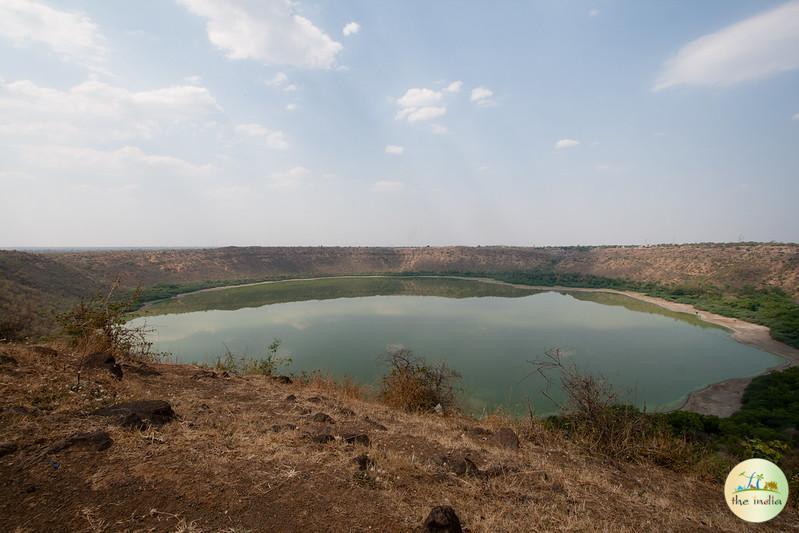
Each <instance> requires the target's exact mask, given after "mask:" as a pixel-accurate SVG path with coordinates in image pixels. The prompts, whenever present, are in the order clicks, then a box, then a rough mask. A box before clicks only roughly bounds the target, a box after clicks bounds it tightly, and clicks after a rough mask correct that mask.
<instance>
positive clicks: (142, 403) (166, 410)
mask: <svg viewBox="0 0 799 533" xmlns="http://www.w3.org/2000/svg"><path fill="white" fill-rule="evenodd" d="M92 414H94V415H98V416H118V417H121V420H120V423H124V422H126V421H127V422H128V423H130V422H135V419H134V418H132V417H130V415H131V414H133V415H136V416H137V417H138V418H139V419H140V420H142V421H146V422H148V423H149V424H151V425H154V426H160V425H163V424H166V423H168V422H171V421H172V420H174V418H175V411H173V410H172V406H171V405H169V403H168V402H165V401H163V400H134V401H130V402H123V403H119V404H116V405H112V406H110V407H103V408H102V409H98V410H96V411H95V412H94V413H92Z"/></svg>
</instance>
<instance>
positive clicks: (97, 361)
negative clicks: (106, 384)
mask: <svg viewBox="0 0 799 533" xmlns="http://www.w3.org/2000/svg"><path fill="white" fill-rule="evenodd" d="M81 366H82V367H83V368H106V369H108V371H109V372H111V375H112V376H114V378H116V379H118V380H119V379H122V367H121V366H119V364H117V361H116V359H114V356H113V355H111V354H110V353H105V352H95V353H92V354H89V355H87V356H86V358H85V359H84V360H83V363H81Z"/></svg>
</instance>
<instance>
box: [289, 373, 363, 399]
mask: <svg viewBox="0 0 799 533" xmlns="http://www.w3.org/2000/svg"><path fill="white" fill-rule="evenodd" d="M294 378H295V379H296V380H297V381H299V382H300V383H302V384H303V385H305V386H307V387H310V388H312V389H317V390H323V391H330V392H333V393H340V394H342V395H343V396H345V397H347V398H350V399H353V400H367V399H369V398H371V397H372V396H373V392H372V389H371V387H369V386H368V385H361V384H358V383H356V382H355V381H353V379H352V378H351V377H349V376H344V377H343V378H341V379H336V378H334V377H333V376H331V375H330V374H322V373H321V372H320V371H318V370H315V371H313V372H303V373H302V374H300V375H299V376H294Z"/></svg>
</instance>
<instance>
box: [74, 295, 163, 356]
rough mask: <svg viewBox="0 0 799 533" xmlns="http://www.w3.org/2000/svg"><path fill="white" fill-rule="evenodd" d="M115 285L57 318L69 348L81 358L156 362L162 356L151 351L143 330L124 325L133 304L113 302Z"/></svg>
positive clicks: (119, 301) (150, 344) (146, 334)
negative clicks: (100, 354)
mask: <svg viewBox="0 0 799 533" xmlns="http://www.w3.org/2000/svg"><path fill="white" fill-rule="evenodd" d="M116 288H117V284H116V283H115V284H114V285H113V286H112V287H111V290H110V291H109V292H108V294H106V295H105V296H102V295H98V296H95V297H93V298H90V299H84V300H81V301H80V302H79V303H78V304H77V305H75V307H73V308H72V310H71V311H68V312H66V313H64V314H62V315H60V316H59V317H58V320H59V323H60V324H61V328H62V331H63V333H64V334H65V335H66V336H67V338H68V339H69V343H70V346H71V347H72V348H73V349H74V350H75V351H77V352H78V353H81V354H84V355H85V354H89V353H93V352H105V353H109V354H112V355H115V356H118V357H122V358H133V359H139V360H155V359H158V358H160V357H161V356H162V355H164V354H159V353H155V352H153V351H152V345H153V343H152V342H150V341H149V340H148V338H147V336H148V334H149V333H150V330H149V329H148V328H146V327H143V326H139V327H132V326H130V325H128V324H127V317H126V312H127V311H128V309H130V308H131V306H132V305H133V303H134V302H135V301H136V298H137V294H134V295H133V296H132V297H131V298H130V299H125V300H118V299H114V291H115V290H116Z"/></svg>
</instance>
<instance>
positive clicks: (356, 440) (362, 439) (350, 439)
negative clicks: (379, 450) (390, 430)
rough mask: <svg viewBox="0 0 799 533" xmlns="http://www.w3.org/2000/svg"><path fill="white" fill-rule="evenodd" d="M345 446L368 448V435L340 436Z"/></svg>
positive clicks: (346, 434)
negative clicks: (353, 445) (358, 445)
mask: <svg viewBox="0 0 799 533" xmlns="http://www.w3.org/2000/svg"><path fill="white" fill-rule="evenodd" d="M341 438H342V439H344V442H346V443H347V444H360V445H361V446H369V442H370V441H369V435H367V434H366V433H358V432H356V433H345V434H343V435H342V436H341Z"/></svg>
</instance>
